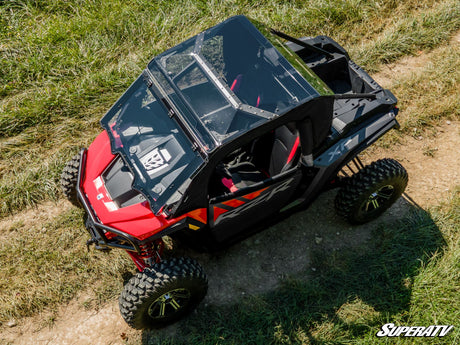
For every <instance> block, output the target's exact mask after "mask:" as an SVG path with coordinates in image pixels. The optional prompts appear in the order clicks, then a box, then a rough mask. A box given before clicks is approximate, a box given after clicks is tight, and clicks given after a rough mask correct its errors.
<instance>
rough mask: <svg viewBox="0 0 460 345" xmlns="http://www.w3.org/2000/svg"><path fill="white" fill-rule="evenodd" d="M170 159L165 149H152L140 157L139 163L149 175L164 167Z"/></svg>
mask: <svg viewBox="0 0 460 345" xmlns="http://www.w3.org/2000/svg"><path fill="white" fill-rule="evenodd" d="M170 160H171V155H170V154H169V152H168V150H166V149H160V150H159V149H154V150H152V151H151V152H150V153H148V154H146V155H145V156H144V157H142V159H141V163H142V165H143V166H144V168H145V170H147V172H148V173H149V175H153V174H154V173H156V172H157V171H159V170H161V169H163V168H166V167H167V166H168V162H169V161H170Z"/></svg>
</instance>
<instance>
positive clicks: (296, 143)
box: [286, 137, 300, 164]
mask: <svg viewBox="0 0 460 345" xmlns="http://www.w3.org/2000/svg"><path fill="white" fill-rule="evenodd" d="M299 143H300V139H299V137H297V138H296V139H295V143H294V146H293V147H292V149H291V153H290V154H289V157H288V159H287V162H286V164H288V163H289V162H290V161H292V159H293V158H294V156H295V153H296V151H297V148H298V147H299Z"/></svg>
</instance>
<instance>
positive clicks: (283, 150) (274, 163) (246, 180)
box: [222, 124, 300, 193]
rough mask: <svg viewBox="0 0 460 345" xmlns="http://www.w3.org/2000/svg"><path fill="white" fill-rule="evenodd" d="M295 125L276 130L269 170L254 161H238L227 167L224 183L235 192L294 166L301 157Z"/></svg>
mask: <svg viewBox="0 0 460 345" xmlns="http://www.w3.org/2000/svg"><path fill="white" fill-rule="evenodd" d="M293 127H294V126H291V125H290V124H288V125H284V126H281V127H279V128H277V129H276V130H275V137H274V141H273V146H272V150H271V154H270V162H269V168H268V172H262V171H261V170H259V169H258V168H257V167H256V166H255V165H254V164H253V163H252V162H249V161H244V162H238V163H236V164H232V165H230V166H227V167H226V172H227V174H226V176H225V177H224V178H222V183H223V185H224V186H225V187H227V188H228V189H229V190H230V192H232V193H233V192H236V191H237V190H239V189H242V188H245V187H249V186H251V185H253V184H256V183H258V182H262V181H264V180H266V179H267V178H270V177H272V176H276V175H278V174H280V173H283V172H285V171H287V170H289V169H290V168H292V167H293V166H294V164H295V163H296V162H297V160H298V157H300V141H299V136H298V133H297V130H296V129H295V128H293Z"/></svg>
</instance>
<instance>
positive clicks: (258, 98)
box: [256, 95, 260, 108]
mask: <svg viewBox="0 0 460 345" xmlns="http://www.w3.org/2000/svg"><path fill="white" fill-rule="evenodd" d="M259 104H260V95H259V96H257V103H256V108H258V107H259Z"/></svg>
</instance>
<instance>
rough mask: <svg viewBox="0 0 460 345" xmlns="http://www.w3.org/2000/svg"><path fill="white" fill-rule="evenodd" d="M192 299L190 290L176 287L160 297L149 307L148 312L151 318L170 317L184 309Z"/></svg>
mask: <svg viewBox="0 0 460 345" xmlns="http://www.w3.org/2000/svg"><path fill="white" fill-rule="evenodd" d="M189 300H190V291H188V290H187V289H183V288H181V289H175V290H171V291H168V292H166V293H164V294H163V295H161V296H160V297H158V298H157V299H156V300H155V301H154V302H153V303H152V304H151V305H150V307H149V309H148V314H149V316H150V317H151V318H154V319H160V318H165V317H169V316H171V315H173V314H175V313H177V312H179V311H180V310H182V309H183V308H184V307H185V306H186V305H187V304H188V302H189Z"/></svg>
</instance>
